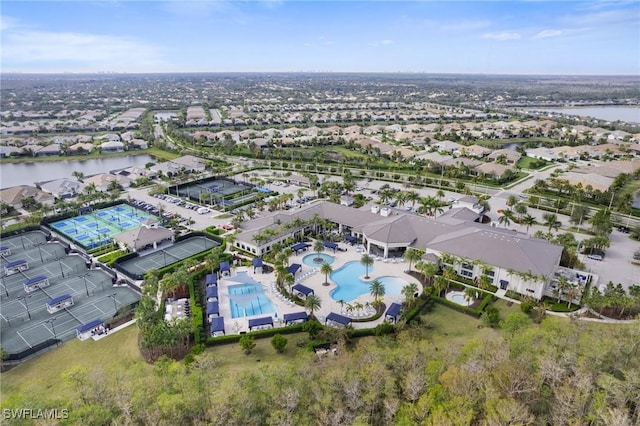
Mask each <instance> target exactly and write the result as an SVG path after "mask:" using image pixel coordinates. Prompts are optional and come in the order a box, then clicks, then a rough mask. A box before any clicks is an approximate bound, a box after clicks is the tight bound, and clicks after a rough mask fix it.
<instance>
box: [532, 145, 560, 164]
mask: <svg viewBox="0 0 640 426" xmlns="http://www.w3.org/2000/svg"><path fill="white" fill-rule="evenodd" d="M526 153H527V156H528V157H531V158H538V159H540V160H545V161H556V160H558V156H557V155H556V154H555V152H553V151H551V149H549V148H544V147H541V148H532V149H527V151H526Z"/></svg>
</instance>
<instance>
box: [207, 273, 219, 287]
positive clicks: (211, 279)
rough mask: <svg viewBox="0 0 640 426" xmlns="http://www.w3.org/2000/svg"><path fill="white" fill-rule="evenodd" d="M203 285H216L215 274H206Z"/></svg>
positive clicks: (216, 278) (216, 277)
mask: <svg viewBox="0 0 640 426" xmlns="http://www.w3.org/2000/svg"><path fill="white" fill-rule="evenodd" d="M205 284H207V285H215V284H218V276H217V275H216V274H207V276H206V278H205Z"/></svg>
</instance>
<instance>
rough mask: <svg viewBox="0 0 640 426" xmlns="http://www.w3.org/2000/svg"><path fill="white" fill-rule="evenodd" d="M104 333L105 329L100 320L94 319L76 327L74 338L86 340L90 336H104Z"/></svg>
mask: <svg viewBox="0 0 640 426" xmlns="http://www.w3.org/2000/svg"><path fill="white" fill-rule="evenodd" d="M105 332H106V329H105V328H104V321H102V320H101V319H100V318H96V319H94V320H92V321H89V322H86V323H84V324H80V325H79V326H78V327H76V336H77V337H78V339H80V340H87V339H88V338H90V337H91V336H95V335H96V334H98V335H100V334H104V333H105Z"/></svg>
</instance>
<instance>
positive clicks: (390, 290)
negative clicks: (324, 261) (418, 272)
mask: <svg viewBox="0 0 640 426" xmlns="http://www.w3.org/2000/svg"><path fill="white" fill-rule="evenodd" d="M365 272H366V270H365V267H364V266H363V265H362V263H360V262H359V261H357V260H354V261H352V262H347V263H345V264H344V265H343V266H342V267H341V268H340V269H337V270H335V271H333V272H332V273H331V274H330V275H329V276H330V277H331V280H332V281H333V282H335V283H336V285H337V286H338V287H337V288H336V289H335V290H333V292H331V298H332V299H333V300H336V301H338V300H343V301H345V302H351V301H353V300H354V299H356V298H357V297H358V296H360V295H362V294H369V284H370V282H371V281H362V280H361V279H360V277H361V276H364V274H365ZM372 272H373V267H372V266H370V267H369V276H371V277H372V280H373V279H378V280H380V282H381V283H382V284H383V285H384V289H385V294H388V295H391V296H399V295H401V294H402V288H403V287H404V286H406V285H407V284H408V282H407V281H406V280H404V279H402V278H400V277H395V276H391V275H387V276H381V277H375V276H373V275H372Z"/></svg>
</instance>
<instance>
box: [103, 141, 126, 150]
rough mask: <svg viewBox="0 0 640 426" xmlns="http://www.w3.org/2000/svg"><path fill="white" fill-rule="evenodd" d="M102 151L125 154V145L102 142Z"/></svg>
mask: <svg viewBox="0 0 640 426" xmlns="http://www.w3.org/2000/svg"><path fill="white" fill-rule="evenodd" d="M100 150H101V151H102V152H104V153H107V152H123V151H124V143H122V142H117V141H109V142H102V143H101V144H100Z"/></svg>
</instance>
